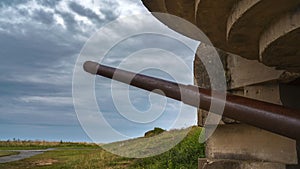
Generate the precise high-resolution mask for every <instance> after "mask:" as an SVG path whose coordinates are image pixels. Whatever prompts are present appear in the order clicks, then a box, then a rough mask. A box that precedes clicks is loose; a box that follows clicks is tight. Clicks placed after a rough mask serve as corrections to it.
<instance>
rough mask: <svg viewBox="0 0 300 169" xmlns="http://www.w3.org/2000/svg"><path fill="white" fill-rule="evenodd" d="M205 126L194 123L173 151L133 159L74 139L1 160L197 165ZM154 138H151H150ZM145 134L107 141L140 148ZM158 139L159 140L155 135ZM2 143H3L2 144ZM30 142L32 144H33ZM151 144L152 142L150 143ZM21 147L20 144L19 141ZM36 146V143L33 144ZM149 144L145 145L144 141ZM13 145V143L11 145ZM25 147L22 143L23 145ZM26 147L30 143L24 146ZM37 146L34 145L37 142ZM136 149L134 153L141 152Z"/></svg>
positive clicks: (46, 165) (56, 166) (48, 166)
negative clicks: (36, 152) (21, 157)
mask: <svg viewBox="0 0 300 169" xmlns="http://www.w3.org/2000/svg"><path fill="white" fill-rule="evenodd" d="M183 131H184V130H174V131H170V132H164V133H163V134H160V135H161V138H160V139H170V138H174V136H176V133H180V132H183ZM200 132H201V128H199V127H193V128H192V129H191V130H190V132H189V133H188V135H187V137H186V138H184V139H183V141H181V142H180V143H179V144H177V145H176V146H175V147H173V148H172V149H170V150H169V151H167V152H165V153H163V154H160V155H157V156H154V157H148V158H141V159H133V158H125V157H120V156H117V155H114V154H112V153H109V152H107V151H105V150H103V149H102V148H101V147H97V146H95V145H90V144H78V143H72V144H67V143H65V144H64V145H57V144H56V143H55V144H54V143H51V145H47V144H46V143H45V144H44V145H43V146H45V147H51V146H52V147H53V146H56V148H57V149H56V150H53V151H48V152H45V153H44V154H41V155H37V156H34V157H31V158H28V159H24V160H20V161H15V162H10V163H5V164H0V168H3V169H6V168H8V169H23V168H33V169H64V168H65V169H69V168H74V169H76V168H78V169H79V168H80V169H81V168H83V169H89V168H95V169H98V168H101V169H110V168H112V169H123V168H131V169H134V168H139V169H142V168H143V169H156V168H157V169H160V168H169V169H180V168H184V169H189V168H197V163H198V158H199V157H204V145H203V144H200V143H199V142H198V139H199V135H200ZM148 139H151V138H148ZM140 140H142V138H138V139H133V140H128V141H123V142H117V143H113V144H109V145H106V146H108V147H111V148H114V147H116V145H117V147H118V146H119V145H126V146H123V147H120V146H119V148H120V151H121V150H122V151H123V150H128V151H132V150H138V148H139V146H141V145H143V144H140V142H141V141H140ZM154 141H157V140H155V139H154ZM0 145H1V144H0ZM29 145H30V144H29ZM150 145H151V144H150ZM150 145H147V146H149V147H148V148H149V150H151V149H156V148H159V147H160V146H162V145H159V144H158V145H157V146H153V145H152V146H150ZM15 146H16V147H20V145H15ZM30 146H31V147H32V145H30ZM143 146H145V145H143ZM8 147H9V146H8ZM21 147H22V146H21ZM24 147H26V146H24ZM33 147H34V146H33ZM137 152H138V151H135V152H134V153H137Z"/></svg>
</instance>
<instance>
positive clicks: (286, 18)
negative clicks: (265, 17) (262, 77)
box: [259, 9, 300, 63]
mask: <svg viewBox="0 0 300 169" xmlns="http://www.w3.org/2000/svg"><path fill="white" fill-rule="evenodd" d="M296 29H300V10H299V9H298V10H294V11H293V12H289V13H287V14H285V15H283V16H282V17H281V18H280V19H278V20H276V22H274V23H273V24H271V25H270V26H269V27H268V28H267V29H266V30H265V31H264V32H263V33H262V35H261V37H260V40H259V60H260V61H261V62H263V63H264V52H265V51H266V49H268V48H270V47H272V44H274V43H276V41H277V40H278V39H280V38H282V37H284V36H285V35H287V34H288V33H290V32H292V31H294V30H296Z"/></svg>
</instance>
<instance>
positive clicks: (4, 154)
mask: <svg viewBox="0 0 300 169" xmlns="http://www.w3.org/2000/svg"><path fill="white" fill-rule="evenodd" d="M17 154H19V152H16V151H0V157H4V156H11V155H17Z"/></svg>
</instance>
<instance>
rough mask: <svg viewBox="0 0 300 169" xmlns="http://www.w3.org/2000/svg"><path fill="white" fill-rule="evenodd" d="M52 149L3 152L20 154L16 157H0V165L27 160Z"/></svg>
mask: <svg viewBox="0 0 300 169" xmlns="http://www.w3.org/2000/svg"><path fill="white" fill-rule="evenodd" d="M50 150H54V149H45V150H5V151H16V152H20V154H18V155H11V156H5V157H0V163H8V162H12V161H18V160H22V159H25V158H29V157H32V156H35V155H38V154H43V153H44V152H46V151H50Z"/></svg>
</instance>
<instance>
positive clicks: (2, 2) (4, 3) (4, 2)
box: [0, 0, 26, 7]
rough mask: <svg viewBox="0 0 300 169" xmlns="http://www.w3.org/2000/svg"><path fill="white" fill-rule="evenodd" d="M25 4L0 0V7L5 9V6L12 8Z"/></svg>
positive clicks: (15, 0)
mask: <svg viewBox="0 0 300 169" xmlns="http://www.w3.org/2000/svg"><path fill="white" fill-rule="evenodd" d="M22 3H26V1H24V0H1V2H0V7H5V6H14V5H18V4H22Z"/></svg>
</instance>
